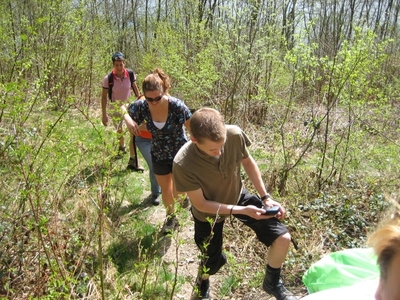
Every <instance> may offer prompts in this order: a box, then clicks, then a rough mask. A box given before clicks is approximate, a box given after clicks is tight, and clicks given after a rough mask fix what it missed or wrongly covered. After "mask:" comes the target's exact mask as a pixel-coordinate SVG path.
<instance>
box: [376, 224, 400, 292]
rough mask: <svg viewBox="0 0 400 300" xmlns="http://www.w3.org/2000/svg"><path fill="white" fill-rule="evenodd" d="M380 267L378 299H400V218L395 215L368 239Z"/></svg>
mask: <svg viewBox="0 0 400 300" xmlns="http://www.w3.org/2000/svg"><path fill="white" fill-rule="evenodd" d="M368 244H369V245H371V246H372V247H373V248H374V251H375V253H376V255H377V256H378V265H379V268H380V272H381V273H380V278H379V285H378V288H377V290H376V293H375V299H376V300H400V218H398V216H397V217H394V218H393V219H392V220H391V221H389V222H388V223H387V224H385V225H383V226H382V227H380V228H378V229H377V230H376V231H375V232H374V233H373V234H372V235H371V236H370V238H369V239H368Z"/></svg>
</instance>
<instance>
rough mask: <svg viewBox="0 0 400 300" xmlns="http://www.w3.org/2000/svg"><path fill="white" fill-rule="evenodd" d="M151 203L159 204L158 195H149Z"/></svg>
mask: <svg viewBox="0 0 400 300" xmlns="http://www.w3.org/2000/svg"><path fill="white" fill-rule="evenodd" d="M151 203H152V204H153V205H159V204H160V195H151Z"/></svg>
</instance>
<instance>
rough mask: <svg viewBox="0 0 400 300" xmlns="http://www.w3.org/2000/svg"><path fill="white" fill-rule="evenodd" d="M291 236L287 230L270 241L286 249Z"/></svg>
mask: <svg viewBox="0 0 400 300" xmlns="http://www.w3.org/2000/svg"><path fill="white" fill-rule="evenodd" d="M291 240H292V237H291V235H290V233H289V232H286V233H285V234H282V235H280V236H278V237H277V238H276V240H275V241H274V242H273V243H272V245H273V246H276V247H279V248H284V249H287V248H289V246H290V242H291Z"/></svg>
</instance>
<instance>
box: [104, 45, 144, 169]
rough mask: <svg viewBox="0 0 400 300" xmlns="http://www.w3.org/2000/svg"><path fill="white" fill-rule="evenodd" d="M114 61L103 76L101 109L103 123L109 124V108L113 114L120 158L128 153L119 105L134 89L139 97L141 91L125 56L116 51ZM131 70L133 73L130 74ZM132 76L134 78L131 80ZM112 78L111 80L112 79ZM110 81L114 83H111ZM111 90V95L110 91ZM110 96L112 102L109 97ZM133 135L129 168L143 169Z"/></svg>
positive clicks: (125, 100)
mask: <svg viewBox="0 0 400 300" xmlns="http://www.w3.org/2000/svg"><path fill="white" fill-rule="evenodd" d="M111 59H112V63H113V70H112V71H111V73H109V74H107V75H106V76H104V78H103V83H102V87H103V91H102V94H101V110H102V123H103V125H104V126H107V125H108V122H109V116H108V114H107V108H108V109H109V110H111V114H110V115H111V116H112V118H113V124H114V126H115V128H116V130H117V134H118V138H119V148H118V156H117V157H118V158H119V157H122V155H123V154H125V153H126V146H125V138H124V135H123V128H122V124H123V119H122V115H121V113H120V111H119V107H120V106H121V105H122V104H124V103H126V102H127V100H128V98H129V97H130V96H131V94H132V91H133V92H134V94H135V96H136V97H137V98H139V96H140V93H139V89H138V87H137V84H136V76H135V74H134V73H133V72H132V71H131V70H128V69H126V68H125V58H124V55H123V54H122V53H121V52H116V53H114V54H113V56H112V57H111ZM129 71H130V72H132V73H133V76H130V74H129ZM111 77H112V78H111ZM131 77H132V80H131ZM110 79H111V80H110ZM110 81H111V82H112V84H110ZM109 89H112V90H111V95H110V93H109ZM109 96H111V97H110V103H108V100H107V98H108V97H109ZM135 147H136V146H135V143H134V139H133V136H132V135H130V141H129V154H130V158H129V162H128V166H127V168H128V169H130V170H133V171H142V172H143V170H144V169H143V168H142V167H140V166H139V165H138V164H137V156H136V149H135Z"/></svg>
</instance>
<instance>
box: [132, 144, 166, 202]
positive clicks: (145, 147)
mask: <svg viewBox="0 0 400 300" xmlns="http://www.w3.org/2000/svg"><path fill="white" fill-rule="evenodd" d="M135 143H136V146H137V147H138V148H139V151H140V153H142V156H143V158H144V159H145V161H146V163H147V166H148V167H149V179H150V185H151V194H152V195H153V196H158V195H160V194H161V188H160V186H159V185H158V183H157V179H156V175H155V174H154V172H153V164H152V162H151V139H145V138H142V137H140V136H136V137H135Z"/></svg>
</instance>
